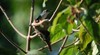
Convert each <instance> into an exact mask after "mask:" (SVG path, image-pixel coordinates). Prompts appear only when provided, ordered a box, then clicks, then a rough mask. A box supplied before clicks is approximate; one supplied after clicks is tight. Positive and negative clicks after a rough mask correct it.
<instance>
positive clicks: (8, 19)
mask: <svg viewBox="0 0 100 55" xmlns="http://www.w3.org/2000/svg"><path fill="white" fill-rule="evenodd" d="M0 9H1V11H2V12H3V14H4V15H5V17H6V19H7V21H8V22H9V23H10V25H11V26H12V28H13V29H14V30H15V31H16V32H17V33H18V34H19V35H20V36H22V37H23V38H26V36H25V35H24V34H22V33H21V32H20V31H18V29H16V27H15V26H14V25H13V23H12V22H11V20H10V18H9V17H8V16H7V14H6V12H5V11H4V9H3V8H2V6H0Z"/></svg>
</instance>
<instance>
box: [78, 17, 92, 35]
mask: <svg viewBox="0 0 100 55" xmlns="http://www.w3.org/2000/svg"><path fill="white" fill-rule="evenodd" d="M79 21H80V22H81V24H82V26H83V27H84V29H85V30H86V31H87V33H88V34H89V35H90V36H92V35H91V33H90V32H89V30H88V29H87V28H86V26H85V25H84V24H83V22H82V21H81V20H80V19H79Z"/></svg>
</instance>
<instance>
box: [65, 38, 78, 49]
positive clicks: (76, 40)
mask: <svg viewBox="0 0 100 55" xmlns="http://www.w3.org/2000/svg"><path fill="white" fill-rule="evenodd" d="M78 41H79V39H75V41H73V42H72V43H71V44H69V45H66V46H64V48H67V47H69V46H71V45H74V44H75V43H76V42H78Z"/></svg>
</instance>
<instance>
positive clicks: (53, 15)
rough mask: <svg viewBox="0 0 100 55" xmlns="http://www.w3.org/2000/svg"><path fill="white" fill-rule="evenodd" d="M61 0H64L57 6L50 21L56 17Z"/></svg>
mask: <svg viewBox="0 0 100 55" xmlns="http://www.w3.org/2000/svg"><path fill="white" fill-rule="evenodd" d="M61 2H62V0H60V2H59V4H58V6H57V8H56V10H55V11H54V13H53V15H52V16H51V18H50V19H49V21H51V20H52V19H53V17H54V15H55V14H56V12H57V10H58V8H59V7H60V4H61Z"/></svg>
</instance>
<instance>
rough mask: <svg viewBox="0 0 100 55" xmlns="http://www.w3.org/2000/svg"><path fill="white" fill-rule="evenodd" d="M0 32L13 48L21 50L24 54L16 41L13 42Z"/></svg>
mask: <svg viewBox="0 0 100 55" xmlns="http://www.w3.org/2000/svg"><path fill="white" fill-rule="evenodd" d="M0 33H1V35H2V36H3V37H4V38H5V39H6V40H7V41H8V42H9V43H10V44H11V45H13V46H14V47H15V48H17V49H19V50H20V51H22V52H24V53H25V54H26V52H25V51H24V50H23V49H22V48H20V47H19V46H18V45H17V44H16V43H14V42H13V41H11V40H10V39H8V38H7V37H6V36H5V35H4V33H3V32H2V31H1V30H0Z"/></svg>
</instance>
